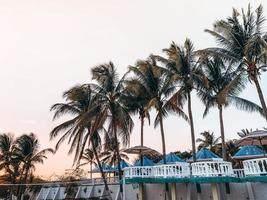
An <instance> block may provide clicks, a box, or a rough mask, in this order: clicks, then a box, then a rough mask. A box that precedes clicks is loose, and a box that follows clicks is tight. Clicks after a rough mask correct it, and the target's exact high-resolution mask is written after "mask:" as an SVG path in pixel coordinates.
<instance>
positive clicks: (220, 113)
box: [218, 105, 227, 161]
mask: <svg viewBox="0 0 267 200" xmlns="http://www.w3.org/2000/svg"><path fill="white" fill-rule="evenodd" d="M218 108H219V117H220V129H221V139H222V157H223V160H224V161H226V159H227V158H226V150H225V136H224V125H223V108H222V105H219V106H218Z"/></svg>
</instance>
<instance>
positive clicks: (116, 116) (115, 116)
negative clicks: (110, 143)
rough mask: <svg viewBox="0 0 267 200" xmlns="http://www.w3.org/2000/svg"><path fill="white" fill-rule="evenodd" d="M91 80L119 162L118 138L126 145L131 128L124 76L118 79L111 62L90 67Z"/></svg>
mask: <svg viewBox="0 0 267 200" xmlns="http://www.w3.org/2000/svg"><path fill="white" fill-rule="evenodd" d="M91 72H92V75H93V80H96V82H97V84H92V86H93V87H94V91H95V92H96V93H98V95H99V99H98V105H100V107H101V112H103V116H104V117H105V122H106V124H107V126H108V128H107V134H108V135H109V137H113V138H114V140H115V141H116V143H117V145H116V153H117V158H118V163H120V153H119V143H120V142H119V140H121V141H122V144H123V145H128V143H129V139H130V134H131V132H132V128H133V121H132V118H131V116H130V113H129V112H128V111H127V108H126V106H125V105H124V104H123V100H122V96H123V95H122V83H123V80H124V77H123V78H122V79H121V80H119V75H118V73H117V71H116V69H115V66H114V64H113V63H112V62H109V63H107V64H101V65H99V66H96V67H94V68H92V70H91ZM118 171H119V180H120V181H121V180H122V171H121V168H120V165H118ZM122 192H123V187H122V184H120V194H122Z"/></svg>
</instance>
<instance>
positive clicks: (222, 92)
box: [198, 56, 262, 160]
mask: <svg viewBox="0 0 267 200" xmlns="http://www.w3.org/2000/svg"><path fill="white" fill-rule="evenodd" d="M202 66H203V70H204V72H205V76H206V77H207V80H208V82H209V85H208V86H203V87H202V88H199V91H198V95H199V97H200V99H201V101H202V102H203V103H204V105H205V107H206V108H205V111H204V114H203V117H205V116H206V115H207V114H208V112H209V110H210V108H212V107H217V108H218V111H219V120H220V131H221V140H222V156H223V159H224V160H226V151H225V134H224V122H223V109H224V108H226V107H228V106H229V105H234V106H235V107H236V108H238V109H241V110H245V111H248V112H259V113H261V114H262V109H261V107H259V106H258V105H256V104H255V103H253V102H251V101H249V100H246V99H243V98H241V97H238V95H239V94H240V92H241V91H242V90H243V89H244V87H245V85H244V82H243V78H242V76H241V74H240V73H238V72H237V71H236V70H234V69H233V67H232V65H231V63H230V64H229V65H228V66H227V65H226V64H225V62H224V61H223V60H222V59H221V58H219V57H218V56H214V57H213V58H203V60H202Z"/></svg>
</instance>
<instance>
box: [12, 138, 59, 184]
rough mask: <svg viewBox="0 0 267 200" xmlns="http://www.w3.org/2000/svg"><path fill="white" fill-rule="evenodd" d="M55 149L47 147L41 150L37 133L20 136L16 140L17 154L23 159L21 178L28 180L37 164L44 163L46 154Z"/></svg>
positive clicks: (24, 181)
mask: <svg viewBox="0 0 267 200" xmlns="http://www.w3.org/2000/svg"><path fill="white" fill-rule="evenodd" d="M53 152H54V151H53V149H51V148H46V149H42V150H40V142H39V140H38V139H37V137H36V135H35V134H33V133H30V134H29V135H27V134H24V135H22V136H20V137H18V138H17V139H16V141H15V156H16V157H17V158H19V159H20V160H22V164H23V165H22V169H21V172H20V174H21V177H23V178H21V180H23V183H26V182H27V178H28V175H29V173H31V172H32V171H34V170H35V165H36V164H38V163H41V164H42V163H43V162H44V159H47V156H46V154H48V153H53Z"/></svg>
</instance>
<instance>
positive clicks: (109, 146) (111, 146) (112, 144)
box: [100, 135, 129, 166]
mask: <svg viewBox="0 0 267 200" xmlns="http://www.w3.org/2000/svg"><path fill="white" fill-rule="evenodd" d="M104 146H105V147H104V151H103V152H102V153H101V154H100V159H101V161H102V162H103V163H106V164H108V165H109V166H112V165H113V166H116V165H117V164H118V155H117V152H116V148H117V142H116V141H115V139H114V138H110V137H109V136H108V135H107V136H106V139H105V145H104ZM119 155H120V158H121V159H124V160H129V157H128V155H127V154H126V153H124V149H120V151H119Z"/></svg>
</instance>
